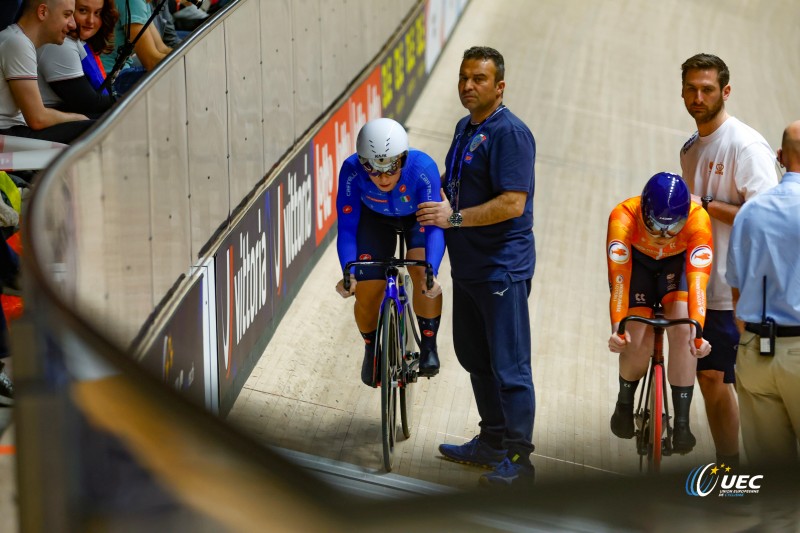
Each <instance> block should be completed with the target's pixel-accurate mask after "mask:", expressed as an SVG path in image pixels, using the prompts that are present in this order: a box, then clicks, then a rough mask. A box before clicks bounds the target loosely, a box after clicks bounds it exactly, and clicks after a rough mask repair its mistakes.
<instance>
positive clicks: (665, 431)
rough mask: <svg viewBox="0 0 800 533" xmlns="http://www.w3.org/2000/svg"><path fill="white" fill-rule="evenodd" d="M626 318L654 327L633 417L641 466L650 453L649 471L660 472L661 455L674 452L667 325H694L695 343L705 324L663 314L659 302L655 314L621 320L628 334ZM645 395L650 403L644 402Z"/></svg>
mask: <svg viewBox="0 0 800 533" xmlns="http://www.w3.org/2000/svg"><path fill="white" fill-rule="evenodd" d="M627 322H641V323H643V324H646V325H648V326H651V327H652V328H653V333H654V335H653V354H652V356H651V357H650V366H649V368H648V369H647V374H646V378H645V386H644V387H643V388H642V389H640V390H639V401H638V402H637V406H636V411H635V413H634V415H633V419H634V422H635V425H636V430H635V433H634V436H635V437H636V452H637V453H638V454H639V470H640V471H641V470H643V462H644V458H645V457H647V471H648V472H649V473H658V471H659V470H660V468H661V458H662V456H669V455H672V451H673V449H672V426H671V425H670V419H671V416H670V410H669V400H668V399H667V398H668V396H667V380H666V379H665V373H664V332H665V330H666V328H669V327H672V326H678V325H681V324H688V325H691V326H694V328H695V345H696V346H698V347H699V343H700V342H701V340H702V338H703V328H702V327H700V324H699V323H698V322H697V321H696V320H694V319H692V318H675V319H667V318H664V313H663V310H662V308H661V307H660V306H658V307H657V308H656V309H655V317H654V318H645V317H642V316H635V315H630V316H626V317H625V318H623V319H622V320H621V321H620V323H619V328H618V330H617V334H618V335H619V336H620V337H623V338H624V337H625V324H626V323H627ZM645 398H647V403H646V404H645V401H644V400H645Z"/></svg>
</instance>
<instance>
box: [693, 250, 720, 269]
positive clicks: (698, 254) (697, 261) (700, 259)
mask: <svg viewBox="0 0 800 533" xmlns="http://www.w3.org/2000/svg"><path fill="white" fill-rule="evenodd" d="M713 257H714V253H713V252H712V251H711V248H710V247H709V246H708V245H706V244H704V245H702V246H698V247H697V248H695V249H694V250H692V255H691V257H690V258H689V262H690V263H691V264H692V266H693V267H695V268H705V267H707V266H708V265H710V264H711V260H712V259H713Z"/></svg>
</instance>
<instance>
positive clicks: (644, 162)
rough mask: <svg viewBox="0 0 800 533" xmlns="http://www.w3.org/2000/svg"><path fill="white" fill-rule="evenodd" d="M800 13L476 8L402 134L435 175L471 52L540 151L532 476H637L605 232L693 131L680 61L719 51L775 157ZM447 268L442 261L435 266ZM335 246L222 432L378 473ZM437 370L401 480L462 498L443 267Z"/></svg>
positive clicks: (786, 8)
mask: <svg viewBox="0 0 800 533" xmlns="http://www.w3.org/2000/svg"><path fill="white" fill-rule="evenodd" d="M797 20H800V3H798V2H797V1H796V0H761V1H748V0H705V1H702V2H698V1H694V2H690V1H688V0H664V1H661V2H642V1H632V0H603V1H600V2H598V1H596V0H569V1H563V0H535V1H534V0H492V1H478V0H475V1H473V2H472V3H471V4H470V5H469V7H468V8H467V10H466V12H465V14H464V17H463V19H462V21H461V22H460V24H459V26H458V27H457V28H456V31H455V33H454V36H453V38H452V41H451V42H450V43H449V44H448V46H447V48H446V50H445V51H444V52H443V54H442V55H441V57H440V59H439V63H438V65H437V66H436V68H435V70H434V72H433V73H432V77H431V79H430V81H429V83H428V85H427V86H426V88H425V90H424V93H423V94H422V96H421V98H420V99H419V101H418V103H417V104H416V107H415V109H414V111H413V113H412V115H411V116H410V118H409V119H408V121H407V123H406V125H407V127H408V129H409V132H410V136H411V143H412V146H414V147H416V148H419V149H421V150H424V151H426V152H428V153H429V154H431V155H432V156H433V157H434V159H435V160H436V162H437V163H438V164H439V165H440V169H443V168H444V158H445V154H446V152H447V149H448V146H449V143H450V140H451V137H452V133H453V129H454V126H455V123H456V121H457V120H458V118H459V117H461V116H463V115H464V114H465V111H464V109H463V108H462V107H461V105H460V103H459V101H458V97H457V91H456V83H457V74H458V67H459V64H460V58H461V53H462V52H463V50H464V49H466V48H467V47H469V46H472V45H475V44H484V45H490V46H493V47H496V48H497V49H499V50H500V51H501V52H502V53H503V54H504V55H505V59H506V81H507V89H506V97H505V103H506V104H507V105H508V106H509V108H510V109H511V110H512V111H513V112H514V113H516V114H517V115H518V116H520V117H521V118H522V119H523V120H524V121H525V122H526V123H527V124H528V125H529V126H530V128H531V130H532V131H533V133H534V136H535V138H536V141H537V161H536V196H535V210H534V216H535V226H534V233H535V237H536V248H537V266H536V274H535V276H534V280H533V281H534V283H533V292H532V295H531V298H530V307H531V321H532V328H533V354H534V356H533V374H534V384H535V387H536V400H537V412H536V422H535V428H534V439H533V440H534V443H535V445H536V451H535V454H534V456H533V457H532V458H533V461H534V463H535V465H536V467H537V472H538V479H539V480H547V479H553V478H556V477H562V476H565V475H574V476H587V475H617V474H626V473H632V472H634V471H635V470H636V469H638V456H636V455H635V452H634V445H633V441H622V440H619V439H617V438H615V437H614V436H613V435H612V434H611V432H610V430H609V427H608V420H609V417H610V415H611V412H612V410H613V407H614V402H615V399H616V392H617V359H616V357H615V356H614V355H613V354H611V353H609V352H608V350H607V348H606V340H607V338H608V335H609V333H610V330H609V321H608V286H607V282H606V266H605V255H604V248H605V242H604V241H605V233H606V221H607V217H608V213H609V212H610V210H611V208H612V207H613V206H614V205H615V204H616V203H617V202H619V201H621V200H623V199H625V198H628V197H630V196H634V195H636V194H638V193H639V192H640V191H641V188H642V186H643V184H644V182H645V181H646V180H647V178H649V177H650V176H651V175H652V174H654V173H656V172H658V171H672V172H676V173H679V172H680V165H679V162H678V151H679V149H680V148H681V146H682V144H683V142H684V141H685V140H686V139H687V138H688V137H689V135H690V134H691V133H692V132H693V131H694V129H695V127H694V122H693V121H692V119H691V117H690V116H689V115H688V113H687V112H686V110H685V108H684V106H683V101H682V99H681V98H680V85H681V84H680V64H681V63H682V62H683V60H685V59H686V58H688V57H689V56H691V55H693V54H695V53H697V52H710V53H715V54H717V55H719V56H720V57H722V58H723V59H724V60H725V61H726V62H727V63H728V65H729V67H730V70H731V85H732V93H731V96H730V99H729V101H728V106H727V108H728V111H729V112H730V113H731V114H732V115H734V116H736V117H738V118H740V119H742V120H743V121H744V122H746V123H748V124H750V125H751V126H753V127H755V128H756V129H757V130H759V131H760V132H761V133H762V134H763V135H764V136H765V137H766V139H767V141H768V142H769V143H770V145H771V146H772V147H773V148H777V147H778V146H779V143H780V136H781V134H782V131H783V128H784V127H785V126H786V125H787V124H788V123H789V122H790V121H791V120H795V119H798V118H800V99H799V98H798V97H797V88H798V87H800V54H798V50H800V33H798V32H797V30H796V21H797ZM445 257H446V256H445ZM339 277H340V272H339V267H338V262H337V260H336V252H335V247H334V246H331V247H330V248H329V249H328V250H327V252H326V253H325V254H324V256H323V257H322V259H321V261H320V262H319V264H318V265H317V266H316V268H315V269H314V271H313V272H312V273H311V275H310V277H309V278H308V281H307V282H306V283H305V285H304V287H303V288H302V290H301V291H300V293H299V295H298V297H297V299H296V301H295V303H294V304H293V307H292V308H291V310H290V311H289V312H288V313H287V315H286V317H285V318H284V319H283V322H282V324H281V325H280V328H279V330H278V331H277V333H276V335H275V336H274V338H273V340H272V341H271V343H270V345H269V346H268V348H267V350H266V352H265V353H264V355H263V357H262V358H261V360H260V362H259V364H258V365H257V368H256V369H255V371H254V372H253V374H252V375H251V377H250V379H249V380H248V381H247V383H246V385H245V388H244V390H243V391H242V393H241V395H240V396H239V399H238V401H237V402H236V404H235V406H234V408H233V410H232V412H231V414H230V416H229V420H230V421H231V422H232V423H233V424H235V425H236V426H238V427H241V428H244V429H245V430H246V431H247V432H248V433H250V434H253V435H255V436H256V437H257V438H259V439H260V440H261V441H263V442H264V443H267V444H272V445H277V446H280V447H285V448H289V449H292V450H297V451H301V452H306V453H310V454H314V455H318V456H321V457H324V458H329V459H333V460H337V461H343V462H346V463H350V464H354V465H358V466H360V467H362V468H363V469H364V470H365V471H367V472H374V473H380V472H381V469H382V466H381V465H382V463H381V445H380V414H379V405H380V399H379V398H380V397H379V393H378V391H376V390H373V389H369V388H367V387H365V386H363V385H362V384H361V382H360V379H359V369H360V365H361V358H362V354H363V348H362V346H363V344H362V341H361V338H360V336H359V335H358V333H357V331H356V328H355V325H354V322H353V317H352V307H353V301H352V300H347V301H345V300H342V299H341V298H340V297H339V296H338V295H337V294H336V293H335V292H334V285H335V284H336V281H337V280H338V279H339ZM440 279H441V282H442V285H443V287H444V293H445V307H444V312H443V317H442V325H441V330H440V337H439V338H440V341H439V353H440V356H441V359H442V371H441V373H440V374H439V376H438V377H436V378H434V379H432V380H422V381H421V382H420V383H419V384H417V385H416V397H415V404H414V416H415V422H416V426H415V428H414V432H413V435H412V437H411V438H410V439H408V440H401V441H400V442H399V443H398V446H397V448H396V453H397V454H398V456H397V457H396V459H395V470H394V472H395V473H397V474H401V475H406V476H410V477H413V478H417V479H420V480H425V481H430V482H436V483H441V484H444V485H449V486H454V487H472V486H474V484H475V483H476V480H477V477H478V476H479V474H480V473H481V472H482V470H479V469H475V468H471V467H466V466H462V465H458V464H454V463H451V462H447V461H444V460H443V459H441V457H440V456H439V454H438V451H437V446H438V444H439V443H441V442H450V443H461V442H464V441H466V440H468V439H470V438H472V436H473V435H474V434H475V433H476V432H477V422H478V416H477V411H476V409H475V405H474V401H473V399H472V392H471V388H470V383H469V379H468V376H467V374H466V373H465V372H464V371H463V370H462V368H461V367H460V366H459V364H458V362H457V361H456V358H455V355H454V353H453V348H452V334H451V300H450V286H451V280H450V277H449V263H448V262H447V260H445V263H444V264H443V265H442V273H441V276H440ZM695 398H696V400H695V402H694V404H693V408H692V428H693V431H694V433H695V435H696V436H697V439H698V445H697V447H696V449H695V451H694V452H693V453H692V454H690V455H687V456H673V457H669V458H666V459H665V463H664V468H665V469H672V470H677V471H686V472H688V471H689V469H690V468H692V467H694V466H697V465H699V464H701V463H703V462H709V461H713V459H714V455H713V453H714V448H713V444H712V441H711V436H710V433H709V431H708V427H707V423H706V419H705V412H704V406H703V402H702V397H701V395H700V393H699V389H697V388H696V389H695Z"/></svg>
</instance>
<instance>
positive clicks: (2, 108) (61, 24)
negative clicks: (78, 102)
mask: <svg viewBox="0 0 800 533" xmlns="http://www.w3.org/2000/svg"><path fill="white" fill-rule="evenodd" d="M74 9H75V1H74V0H25V2H24V4H23V6H22V13H21V15H20V18H19V22H17V23H16V24H12V25H10V26H9V27H8V28H6V29H5V30H3V31H2V32H0V134H3V135H15V136H19V137H31V138H35V139H44V140H48V141H54V142H60V143H70V142H72V141H73V140H74V139H75V138H76V137H78V136H79V135H80V134H81V133H83V132H84V131H85V130H86V129H88V128H89V127H90V126H91V125H92V124H93V123H94V122H93V121H90V120H88V119H87V117H86V116H85V115H82V114H77V113H64V112H61V111H58V110H56V109H50V108H47V107H45V106H44V104H43V103H42V95H41V93H40V92H39V86H38V84H37V77H38V75H37V65H36V49H37V48H38V47H40V46H44V45H45V44H48V43H53V44H61V43H63V42H64V39H65V38H66V36H67V33H68V32H69V31H71V30H74V29H75V20H74V19H73V12H74Z"/></svg>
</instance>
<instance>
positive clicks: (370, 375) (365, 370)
mask: <svg viewBox="0 0 800 533" xmlns="http://www.w3.org/2000/svg"><path fill="white" fill-rule="evenodd" d="M375 362H376V360H375V350H374V346H373V345H372V344H365V345H364V362H363V363H361V381H363V382H364V385H367V386H370V387H372V388H375V387H377V386H378V370H377V366H378V365H377V364H373V363H375ZM373 366H374V367H376V368H374V369H373ZM373 370H374V372H373Z"/></svg>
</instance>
